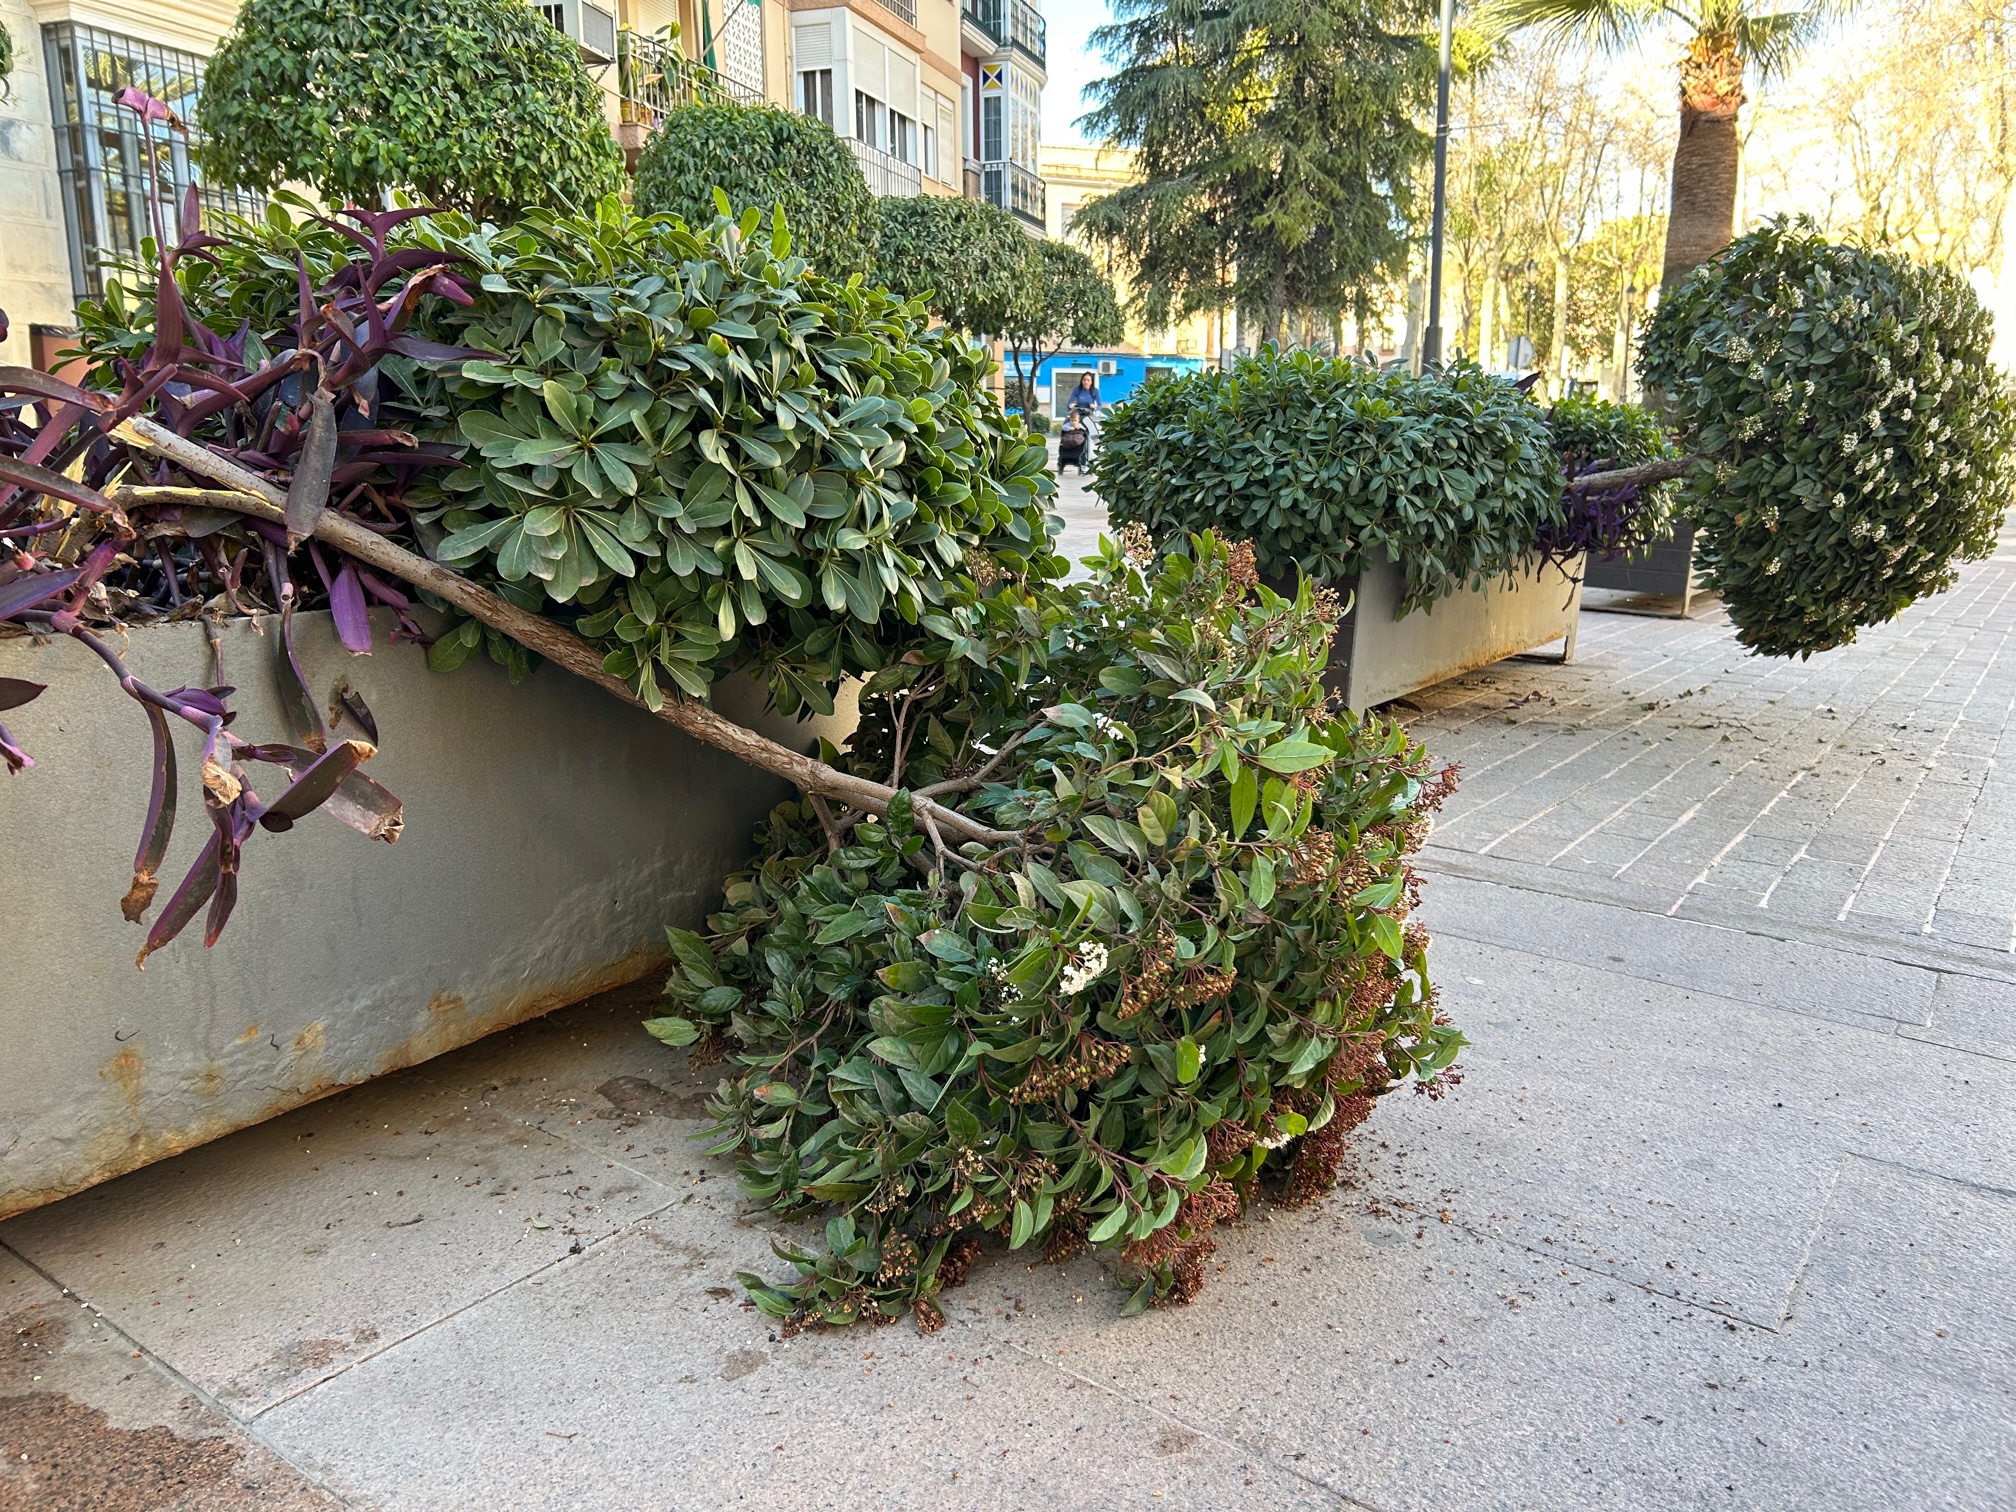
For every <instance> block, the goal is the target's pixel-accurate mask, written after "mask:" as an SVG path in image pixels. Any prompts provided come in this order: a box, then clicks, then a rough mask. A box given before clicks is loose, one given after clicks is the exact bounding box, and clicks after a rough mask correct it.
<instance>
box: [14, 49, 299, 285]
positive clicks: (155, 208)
mask: <svg viewBox="0 0 2016 1512" xmlns="http://www.w3.org/2000/svg"><path fill="white" fill-rule="evenodd" d="M42 47H43V51H44V54H45V56H46V58H47V61H48V68H49V84H50V97H51V98H50V104H51V106H52V108H53V111H54V114H55V117H56V119H55V127H56V168H57V174H58V177H59V178H60V179H61V181H62V186H63V221H64V225H65V227H66V229H67V230H68V233H69V238H70V283H71V290H72V292H73V293H74V294H75V295H76V297H77V298H79V299H84V298H87V297H90V296H92V295H96V294H101V293H103V292H104V288H105V280H104V265H105V263H106V262H107V261H108V260H113V259H118V258H130V257H138V256H139V255H140V243H141V240H142V239H143V238H146V237H151V236H153V235H154V233H155V228H156V226H157V225H158V226H159V227H160V230H161V233H162V234H163V235H164V236H167V237H170V238H176V237H179V236H180V235H181V219H182V198H183V195H184V194H185V193H186V192H187V190H188V188H189V186H190V185H191V184H199V183H200V180H199V178H198V176H197V174H196V171H195V166H194V164H193V163H192V162H191V160H190V158H191V154H190V148H191V147H192V146H194V145H195V144H196V143H197V142H199V141H200V140H201V138H200V137H198V136H196V134H195V133H194V131H193V130H190V131H187V132H184V131H177V130H174V129H172V128H171V127H170V126H169V124H168V123H167V122H165V121H150V122H147V123H146V125H145V126H144V127H143V126H142V124H141V122H140V118H139V117H138V116H137V115H135V114H134V113H133V112H132V111H130V110H128V109H126V108H125V107H123V106H120V105H115V104H113V103H112V97H113V96H114V95H116V94H117V93H118V92H119V91H120V90H122V89H124V88H126V87H127V86H128V85H129V84H130V85H135V86H137V87H139V88H140V89H143V90H145V91H146V92H147V93H148V94H150V95H153V96H154V97H155V98H156V99H158V100H162V101H165V102H166V103H167V104H168V106H169V107H170V108H171V109H172V110H174V112H175V113H176V115H177V116H179V117H180V118H181V119H182V121H183V122H184V123H185V124H190V123H193V121H194V119H195V115H196V100H197V96H198V95H199V94H200V92H201V91H202V87H203V60H202V59H201V58H199V57H197V56H196V55H195V54H193V53H185V52H177V51H176V50H175V49H174V48H170V47H156V46H155V45H154V44H153V43H151V42H135V41H133V40H131V39H130V38H127V37H121V36H116V35H114V34H113V33H111V32H104V31H99V30H97V29H96V28H95V27H89V26H79V25H77V24H75V23H74V22H69V21H62V22H58V23H56V24H55V25H52V26H45V27H43V28H42ZM201 192H202V200H203V210H204V214H205V215H206V216H214V215H217V214H219V213H222V212H230V213H234V214H238V215H257V214H259V213H260V211H261V209H262V208H263V206H264V203H265V202H264V200H263V199H262V198H261V197H260V196H258V195H251V194H236V193H229V192H226V191H223V190H218V189H208V188H205V189H202V191H201Z"/></svg>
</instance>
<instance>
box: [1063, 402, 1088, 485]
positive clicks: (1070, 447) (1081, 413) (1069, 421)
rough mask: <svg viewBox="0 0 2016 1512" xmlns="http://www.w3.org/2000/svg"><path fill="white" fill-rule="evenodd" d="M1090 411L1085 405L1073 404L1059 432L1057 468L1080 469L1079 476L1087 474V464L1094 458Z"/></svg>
mask: <svg viewBox="0 0 2016 1512" xmlns="http://www.w3.org/2000/svg"><path fill="white" fill-rule="evenodd" d="M1088 414H1089V411H1087V410H1086V409H1085V407H1084V406H1083V405H1073V406H1072V409H1071V413H1070V414H1069V415H1067V416H1065V418H1064V425H1063V428H1062V429H1060V430H1059V431H1058V432H1057V470H1058V471H1059V472H1062V471H1063V470H1064V469H1065V468H1067V467H1075V468H1077V469H1078V476H1080V477H1081V478H1082V477H1084V476H1085V464H1086V463H1087V462H1089V461H1091V460H1092V427H1091V424H1090V423H1089V421H1088V419H1087V415H1088Z"/></svg>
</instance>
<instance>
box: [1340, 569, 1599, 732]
mask: <svg viewBox="0 0 2016 1512" xmlns="http://www.w3.org/2000/svg"><path fill="white" fill-rule="evenodd" d="M1580 566H1581V559H1580V558H1577V559H1575V560H1574V561H1572V562H1571V563H1570V564H1569V570H1568V572H1566V573H1563V572H1562V570H1561V569H1560V568H1559V567H1555V566H1551V565H1550V566H1540V567H1526V568H1522V569H1521V570H1520V571H1518V572H1515V573H1513V574H1512V575H1511V576H1509V577H1505V578H1497V579H1493V580H1492V581H1491V582H1489V583H1487V584H1485V585H1484V586H1483V587H1482V588H1463V589H1459V590H1458V591H1457V592H1455V593H1452V594H1450V595H1449V596H1448V597H1447V598H1443V599H1438V600H1436V602H1435V603H1434V604H1432V605H1431V606H1429V607H1428V608H1426V609H1417V610H1415V611H1414V612H1413V613H1411V614H1408V615H1405V616H1400V617H1396V615H1397V611H1398V609H1399V606H1400V601H1401V599H1402V598H1403V597H1404V595H1405V593H1406V579H1405V574H1404V573H1403V572H1402V570H1401V568H1400V566H1399V564H1398V563H1395V562H1390V561H1389V562H1383V563H1381V564H1379V565H1378V566H1375V567H1370V568H1367V569H1366V570H1365V571H1363V572H1361V573H1359V574H1358V575H1357V576H1356V577H1355V578H1349V579H1346V580H1344V581H1342V582H1339V583H1338V584H1337V585H1336V587H1337V591H1338V592H1339V593H1348V594H1349V595H1351V610H1350V612H1349V613H1348V614H1346V615H1345V617H1344V619H1343V622H1342V623H1341V624H1339V625H1338V627H1337V634H1336V637H1335V639H1333V640H1332V641H1331V644H1330V664H1329V666H1328V667H1327V668H1326V669H1325V671H1324V674H1323V685H1324V686H1325V687H1326V688H1328V689H1329V690H1330V691H1331V692H1332V693H1334V694H1337V695H1338V696H1340V697H1341V698H1342V699H1343V701H1344V702H1345V703H1346V704H1347V705H1349V706H1350V708H1351V709H1352V710H1353V711H1354V712H1357V713H1363V712H1364V711H1365V710H1366V709H1369V708H1371V707H1372V706H1373V705H1374V704H1381V703H1385V702H1387V701H1388V700H1389V699H1394V698H1401V697H1404V696H1405V695H1407V694H1409V693H1412V692H1414V691H1416V690H1417V689H1420V688H1426V687H1431V686H1433V685H1434V684H1436V683H1439V682H1446V681H1448V680H1449V679H1450V678H1452V677H1460V676H1461V675H1462V674H1463V673H1465V672H1469V671H1472V670H1474V669H1475V668H1478V667H1483V666H1488V665H1489V664H1490V663H1492V662H1495V661H1503V660H1504V659H1505V658H1506V657H1508V656H1517V655H1518V654H1520V653H1521V652H1524V651H1531V650H1534V649H1535V648H1536V647H1540V646H1546V645H1550V644H1552V643H1553V642H1555V641H1560V642H1562V652H1561V659H1562V660H1563V661H1568V660H1570V659H1571V658H1573V656H1574V654H1575V624H1576V617H1577V615H1578V613H1579V612H1580V610H1581V606H1582V585H1581V583H1580V582H1578V581H1576V577H1577V576H1578V573H1579V568H1580Z"/></svg>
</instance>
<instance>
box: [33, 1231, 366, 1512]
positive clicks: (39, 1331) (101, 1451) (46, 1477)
mask: <svg viewBox="0 0 2016 1512" xmlns="http://www.w3.org/2000/svg"><path fill="white" fill-rule="evenodd" d="M341 1506H342V1502H341V1501H339V1500H338V1499H337V1498H336V1497H335V1496H333V1495H331V1494H329V1493H328V1492H327V1491H325V1490H323V1489H322V1488H321V1487H319V1486H318V1485H316V1484H315V1483H314V1482H313V1481H311V1480H310V1479H308V1478H307V1477H306V1476H304V1475H303V1474H302V1473H301V1472H300V1471H299V1470H298V1469H296V1468H295V1467H294V1466H293V1465H291V1464H289V1463H288V1461H287V1460H285V1459H284V1458H282V1457H281V1456H280V1455H278V1454H275V1453H274V1452H273V1451H272V1450H271V1449H269V1448H267V1447H266V1446H265V1445H264V1444H261V1443H259V1442H257V1441H256V1440H255V1439H254V1437H253V1436H252V1435H251V1434H250V1433H248V1432H247V1431H246V1430H245V1429H244V1428H243V1427H242V1426H241V1425H239V1424H238V1423H236V1422H234V1421H233V1420H232V1419H231V1418H230V1417H229V1416H227V1415H226V1414H225V1413H223V1412H220V1411H217V1410H216V1409H215V1408H213V1407H212V1406H210V1405H209V1404H207V1403H205V1402H204V1401H203V1400H202V1399H201V1398H200V1397H198V1396H197V1395H196V1394H195V1393H193V1392H192V1391H190V1390H189V1389H188V1387H187V1386H186V1384H185V1383H183V1382H181V1381H179V1380H177V1379H175V1378H174V1377H173V1376H172V1375H171V1374H170V1373H168V1372H166V1371H164V1370H163V1369H161V1368H160V1366H159V1364H158V1362H157V1361H155V1360H153V1359H150V1358H148V1357H147V1356H145V1355H144V1354H143V1353H142V1352H141V1351H140V1350H138V1349H136V1348H134V1346H133V1341H132V1340H131V1339H129V1338H128V1337H127V1336H126V1335H125V1334H123V1333H121V1332H120V1331H119V1330H118V1329H117V1328H116V1327H114V1326H113V1325H112V1324H111V1323H109V1322H108V1321H107V1320H106V1319H105V1318H104V1317H103V1316H102V1315H100V1314H99V1313H98V1312H97V1311H96V1310H94V1309H93V1308H91V1307H90V1306H88V1305H86V1304H84V1303H81V1302H79V1300H78V1299H77V1298H76V1297H74V1296H72V1295H70V1294H69V1293H67V1292H64V1291H61V1290H59V1289H58V1288H57V1287H55V1286H54V1285H52V1284H51V1283H50V1282H49V1281H48V1280H47V1279H45V1278H44V1277H43V1276H41V1275H39V1274H37V1273H36V1272H35V1271H33V1270H30V1269H29V1268H28V1267H27V1266H26V1265H23V1264H22V1263H21V1262H20V1261H19V1260H17V1259H16V1258H15V1257H14V1256H12V1255H9V1254H5V1253H0V1508H5V1509H8V1512H336V1509H337V1508H339V1507H341Z"/></svg>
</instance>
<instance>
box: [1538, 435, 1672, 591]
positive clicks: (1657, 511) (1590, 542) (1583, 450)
mask: <svg viewBox="0 0 2016 1512" xmlns="http://www.w3.org/2000/svg"><path fill="white" fill-rule="evenodd" d="M1547 435H1548V438H1549V439H1550V440H1551V441H1552V442H1553V445H1554V450H1555V453H1556V454H1557V455H1558V456H1559V457H1560V459H1561V471H1562V474H1563V475H1564V476H1565V477H1568V478H1577V477H1582V476H1585V475H1587V474H1590V473H1599V472H1609V471H1611V470H1613V469H1618V468H1625V467H1632V466H1635V465H1636V464H1638V463H1640V462H1652V461H1657V460H1659V459H1662V458H1668V457H1677V456H1679V455H1680V452H1679V449H1678V448H1677V447H1675V446H1674V445H1673V442H1672V441H1671V440H1670V439H1669V438H1668V436H1667V435H1666V432H1665V429H1664V428H1663V427H1662V426H1661V425H1660V424H1659V421H1658V420H1657V419H1656V418H1655V417H1654V416H1653V415H1652V414H1650V413H1649V412H1648V411H1646V410H1644V409H1642V408H1640V407H1639V406H1638V405H1635V404H1617V403H1613V402H1612V401H1610V400H1608V399H1592V398H1580V397H1572V396H1571V397H1570V398H1567V399H1563V400H1560V401H1559V402H1558V403H1556V404H1555V405H1554V406H1553V408H1551V409H1550V410H1548V411H1547ZM1674 490H1675V485H1674V484H1672V483H1670V482H1667V483H1651V484H1627V485H1626V486H1624V487H1622V488H1590V489H1576V490H1571V491H1567V492H1564V493H1563V494H1562V496H1561V516H1562V518H1561V522H1560V524H1559V525H1554V524H1548V525H1546V526H1543V527H1542V529H1541V532H1540V535H1539V537H1538V544H1539V547H1540V550H1541V552H1542V554H1543V555H1545V556H1547V557H1548V558H1550V559H1551V560H1553V561H1557V562H1566V561H1568V560H1569V559H1571V558H1573V557H1576V556H1579V555H1584V554H1587V555H1591V556H1601V557H1616V556H1619V555H1623V554H1626V553H1631V552H1638V551H1642V550H1644V549H1645V548H1646V547H1648V546H1650V545H1652V544H1653V543H1654V542H1655V541H1658V540H1660V539H1662V538H1663V537H1664V536H1665V535H1666V533H1667V532H1668V531H1669V530H1670V529H1671V528H1672V524H1673V494H1674Z"/></svg>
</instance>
